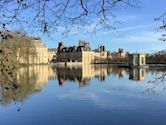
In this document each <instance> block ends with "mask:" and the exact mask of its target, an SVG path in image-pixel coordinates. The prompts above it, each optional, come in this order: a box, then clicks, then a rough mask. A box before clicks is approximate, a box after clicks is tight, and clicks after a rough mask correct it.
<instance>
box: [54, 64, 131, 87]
mask: <svg viewBox="0 0 166 125" xmlns="http://www.w3.org/2000/svg"><path fill="white" fill-rule="evenodd" d="M56 72H57V77H58V81H59V85H61V86H62V85H63V84H64V83H65V81H66V80H69V81H73V82H78V83H79V87H84V86H86V85H88V84H89V83H90V80H91V79H92V78H96V79H98V80H99V81H101V82H102V81H105V78H106V76H108V75H110V74H112V75H118V76H119V78H121V77H123V76H124V75H126V74H127V73H128V70H127V69H125V68H116V67H113V66H110V65H83V66H75V67H57V68H56Z"/></svg>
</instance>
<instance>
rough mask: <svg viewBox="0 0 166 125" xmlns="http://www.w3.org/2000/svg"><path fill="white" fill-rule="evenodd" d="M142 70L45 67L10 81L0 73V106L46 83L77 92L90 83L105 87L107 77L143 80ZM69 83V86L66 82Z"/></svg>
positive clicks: (24, 71)
mask: <svg viewBox="0 0 166 125" xmlns="http://www.w3.org/2000/svg"><path fill="white" fill-rule="evenodd" d="M145 74H146V71H145V69H127V68H118V67H115V66H112V65H99V64H98V65H82V66H66V67H65V66H49V65H36V66H29V67H22V68H20V69H19V70H18V71H16V74H15V77H14V78H13V80H11V79H8V78H7V77H5V76H4V74H2V73H0V78H1V80H0V103H1V104H2V105H3V104H4V105H5V104H10V103H11V102H13V101H23V100H24V99H26V98H27V97H28V96H29V95H32V94H34V93H36V92H41V91H42V90H43V88H44V86H45V85H46V84H47V83H48V80H51V79H56V80H57V81H58V83H59V85H60V86H64V85H65V84H67V83H76V84H78V86H79V87H80V88H82V87H85V86H87V85H89V84H90V83H91V80H92V79H96V80H98V81H100V82H99V83H102V82H103V83H105V82H104V81H105V80H106V77H107V76H109V75H110V76H111V77H118V78H123V77H124V76H127V77H128V76H129V79H131V80H144V79H145ZM68 81H70V82H68Z"/></svg>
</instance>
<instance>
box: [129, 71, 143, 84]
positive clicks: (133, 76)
mask: <svg viewBox="0 0 166 125" xmlns="http://www.w3.org/2000/svg"><path fill="white" fill-rule="evenodd" d="M145 75H146V69H143V68H131V69H130V70H129V79H130V80H136V81H140V80H145Z"/></svg>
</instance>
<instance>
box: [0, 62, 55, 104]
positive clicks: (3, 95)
mask: <svg viewBox="0 0 166 125" xmlns="http://www.w3.org/2000/svg"><path fill="white" fill-rule="evenodd" d="M15 74H16V75H15V77H14V78H13V79H12V80H11V79H9V78H5V79H4V80H3V82H0V103H1V104H2V105H3V104H4V105H6V104H9V103H11V102H13V101H23V100H24V99H26V98H27V97H28V96H29V95H32V94H34V93H35V92H41V91H42V89H43V87H44V85H45V84H46V83H47V82H48V80H49V79H53V78H54V79H55V78H56V74H55V72H54V71H53V69H52V68H51V67H50V66H48V65H36V66H29V67H22V68H20V69H19V70H18V71H16V73H15ZM3 77H4V74H1V75H0V78H3Z"/></svg>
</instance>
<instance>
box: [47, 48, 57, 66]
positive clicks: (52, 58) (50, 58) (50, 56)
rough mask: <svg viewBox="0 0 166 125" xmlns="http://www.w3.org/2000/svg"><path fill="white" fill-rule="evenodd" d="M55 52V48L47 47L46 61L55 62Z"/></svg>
mask: <svg viewBox="0 0 166 125" xmlns="http://www.w3.org/2000/svg"><path fill="white" fill-rule="evenodd" d="M56 54H57V49H54V48H49V49H48V62H49V63H55V62H56Z"/></svg>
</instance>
